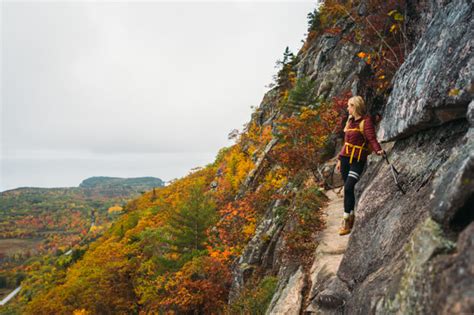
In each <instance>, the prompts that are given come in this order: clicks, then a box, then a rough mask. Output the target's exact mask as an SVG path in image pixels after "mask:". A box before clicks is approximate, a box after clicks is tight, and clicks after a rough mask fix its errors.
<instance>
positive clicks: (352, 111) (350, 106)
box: [347, 102, 354, 116]
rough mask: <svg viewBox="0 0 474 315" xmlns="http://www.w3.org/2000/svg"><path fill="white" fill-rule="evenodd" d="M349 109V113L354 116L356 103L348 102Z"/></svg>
mask: <svg viewBox="0 0 474 315" xmlns="http://www.w3.org/2000/svg"><path fill="white" fill-rule="evenodd" d="M347 111H348V112H349V115H352V116H354V104H352V103H351V102H347Z"/></svg>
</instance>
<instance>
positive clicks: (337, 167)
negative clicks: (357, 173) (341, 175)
mask: <svg viewBox="0 0 474 315" xmlns="http://www.w3.org/2000/svg"><path fill="white" fill-rule="evenodd" d="M336 170H337V171H338V172H340V171H341V160H337V164H336Z"/></svg>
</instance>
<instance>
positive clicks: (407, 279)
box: [230, 0, 474, 314]
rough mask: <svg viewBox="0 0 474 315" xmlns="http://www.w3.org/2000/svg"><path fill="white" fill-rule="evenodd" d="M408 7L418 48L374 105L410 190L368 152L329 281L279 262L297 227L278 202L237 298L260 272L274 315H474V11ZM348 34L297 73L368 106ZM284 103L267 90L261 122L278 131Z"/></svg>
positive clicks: (236, 286)
mask: <svg viewBox="0 0 474 315" xmlns="http://www.w3.org/2000/svg"><path fill="white" fill-rule="evenodd" d="M363 5H364V3H363V2H362V4H361V6H360V11H361V14H364V7H363ZM407 10H408V11H407V16H408V20H407V23H408V25H407V29H408V31H409V33H408V35H409V39H410V42H409V43H408V44H409V46H410V47H411V48H412V50H411V52H410V54H409V55H408V56H407V57H406V59H405V62H404V63H403V64H402V66H401V67H400V68H399V70H398V72H397V73H396V75H395V77H394V79H393V81H392V85H393V90H392V91H391V93H390V95H389V97H388V99H387V100H383V102H381V103H380V104H375V105H373V106H377V107H378V110H380V111H382V113H383V120H382V122H381V124H380V126H379V129H378V138H379V139H381V140H383V141H384V142H386V143H385V144H384V145H383V146H384V149H385V150H386V151H387V152H388V154H389V158H390V161H391V162H393V163H394V165H395V166H396V168H397V169H398V170H399V171H400V173H401V175H400V180H401V182H402V185H403V187H404V189H405V190H406V194H402V193H401V192H400V191H399V190H398V189H397V187H396V186H395V184H394V182H393V179H392V177H391V174H390V168H389V166H388V165H387V164H386V163H385V161H383V160H382V159H381V158H380V157H377V156H371V157H370V159H369V163H368V165H367V167H366V171H365V174H364V176H363V178H362V179H361V182H360V183H359V184H358V187H357V189H358V190H357V197H358V203H357V209H356V213H357V218H356V223H355V228H354V230H353V232H352V234H351V236H350V239H349V243H348V247H347V250H346V252H345V254H344V256H343V259H342V262H341V264H340V266H339V269H338V270H337V272H336V273H330V274H325V275H324V276H322V275H318V274H314V273H315V272H320V271H317V270H316V271H315V270H314V269H311V270H313V271H311V270H310V269H308V268H304V266H303V265H302V264H301V263H299V262H295V261H288V260H285V258H284V257H283V256H282V255H281V250H280V249H281V247H282V246H283V243H284V240H283V239H282V238H281V234H282V231H284V230H285V229H291V228H292V227H291V224H290V223H288V224H282V223H281V222H280V221H279V220H278V211H277V208H278V202H279V201H275V203H274V204H273V205H272V207H270V208H269V209H268V210H267V213H266V214H265V218H264V220H263V221H262V222H261V224H260V225H259V226H258V227H257V230H256V234H255V236H254V238H253V239H252V241H251V242H250V243H249V244H248V245H247V248H246V249H245V251H244V253H243V255H242V256H241V257H240V259H239V260H238V262H236V264H235V266H234V270H233V274H234V280H233V284H232V294H231V297H230V300H231V301H232V299H234V298H235V297H236V296H237V295H238V294H239V290H240V289H241V288H242V287H243V285H244V284H245V281H246V279H248V277H249V276H250V275H251V274H252V273H253V271H254V270H256V269H259V270H262V269H263V270H266V271H267V272H269V273H272V274H276V275H278V276H279V283H278V287H277V290H276V293H275V295H274V296H273V300H272V302H271V303H270V306H269V308H268V310H267V313H269V314H300V313H304V312H307V313H321V314H339V313H347V314H387V313H398V314H453V313H454V314H461V313H474V269H473V266H474V247H473V244H474V223H472V222H473V219H474V102H473V101H472V95H473V91H474V86H473V82H472V78H473V76H474V70H473V69H474V68H473V55H472V46H473V41H474V34H473V27H474V22H473V17H472V14H473V4H472V2H471V1H467V0H464V1H463V0H458V1H415V2H411V3H410V4H409V5H408V8H407ZM340 26H341V28H342V33H341V34H339V35H330V34H326V35H323V36H321V37H319V38H318V39H317V40H315V41H314V42H313V43H311V45H310V46H309V48H308V49H307V50H306V51H305V52H304V53H301V55H300V57H301V61H300V62H299V64H298V66H297V68H298V72H297V76H298V77H304V76H309V77H311V78H312V79H313V80H315V82H316V87H315V89H316V90H317V94H318V95H324V96H326V97H332V96H336V95H339V94H340V93H342V92H344V91H347V90H350V91H352V93H353V94H358V95H362V96H364V97H365V99H366V100H368V103H369V104H370V103H371V101H372V100H373V99H372V91H371V90H370V89H368V88H367V87H366V84H365V80H366V79H367V77H368V70H367V68H366V65H365V64H364V63H363V62H362V61H360V59H359V58H356V57H355V55H356V54H357V52H358V51H359V47H356V46H355V45H352V44H350V43H348V42H346V41H342V40H341V38H342V36H344V32H346V31H348V30H350V29H351V27H352V24H351V22H350V21H349V20H344V19H343V20H341V21H340ZM276 100H277V97H276V92H275V91H274V90H272V91H270V92H268V93H267V95H265V97H264V99H263V101H262V104H261V106H260V108H259V111H258V112H257V114H256V115H255V116H254V117H253V119H254V120H256V121H257V122H258V123H259V124H272V121H273V120H274V119H275V118H276V117H278V115H279V112H278V110H277V109H276V108H277V104H276ZM270 150H271V146H269V147H267V148H266V150H265V152H262V154H261V156H260V157H259V161H260V163H257V167H256V170H255V172H253V173H252V176H255V174H258V168H259V166H260V165H261V164H262V162H261V161H263V160H264V159H265V155H266V154H267V153H268V151H270ZM251 181H252V178H249V179H248V181H247V183H248V184H249V183H251ZM298 188H299V187H291V185H290V186H289V187H287V188H286V189H298ZM341 211H342V210H341ZM264 236H265V237H264ZM334 237H339V236H338V235H334ZM317 259H318V257H317V256H316V257H315V260H317ZM312 272H313V273H312ZM328 298H329V299H328ZM325 301H326V302H327V301H331V303H325Z"/></svg>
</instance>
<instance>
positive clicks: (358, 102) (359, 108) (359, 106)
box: [347, 95, 367, 116]
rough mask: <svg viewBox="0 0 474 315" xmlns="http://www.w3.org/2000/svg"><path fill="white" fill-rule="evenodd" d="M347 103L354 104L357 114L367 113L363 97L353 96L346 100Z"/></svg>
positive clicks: (363, 114)
mask: <svg viewBox="0 0 474 315" xmlns="http://www.w3.org/2000/svg"><path fill="white" fill-rule="evenodd" d="M347 103H352V104H354V110H355V111H356V113H357V115H359V116H365V114H367V107H366V106H365V102H364V99H363V98H362V97H361V96H359V95H357V96H353V97H351V98H350V99H349V100H348V101H347Z"/></svg>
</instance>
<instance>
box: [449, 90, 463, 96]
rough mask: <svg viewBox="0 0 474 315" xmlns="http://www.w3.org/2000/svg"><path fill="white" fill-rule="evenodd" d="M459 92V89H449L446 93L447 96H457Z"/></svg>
mask: <svg viewBox="0 0 474 315" xmlns="http://www.w3.org/2000/svg"><path fill="white" fill-rule="evenodd" d="M459 92H461V91H460V90H459V89H451V90H450V91H449V93H448V95H449V96H457V95H459Z"/></svg>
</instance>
